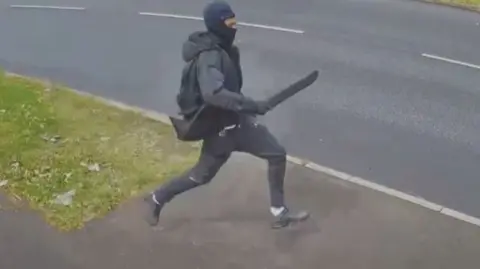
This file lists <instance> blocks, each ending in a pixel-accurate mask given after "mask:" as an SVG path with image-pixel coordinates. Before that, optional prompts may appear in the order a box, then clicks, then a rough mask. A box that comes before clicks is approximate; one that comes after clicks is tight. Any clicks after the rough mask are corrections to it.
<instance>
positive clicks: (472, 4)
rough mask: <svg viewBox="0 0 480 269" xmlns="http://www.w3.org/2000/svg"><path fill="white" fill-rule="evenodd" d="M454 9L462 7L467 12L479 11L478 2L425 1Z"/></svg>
mask: <svg viewBox="0 0 480 269" xmlns="http://www.w3.org/2000/svg"><path fill="white" fill-rule="evenodd" d="M425 1H427V2H432V3H439V4H444V5H449V6H454V7H462V8H466V9H469V10H474V11H480V0H425Z"/></svg>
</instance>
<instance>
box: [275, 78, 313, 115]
mask: <svg viewBox="0 0 480 269" xmlns="http://www.w3.org/2000/svg"><path fill="white" fill-rule="evenodd" d="M317 78H318V70H315V71H313V72H311V73H310V74H308V75H307V76H305V77H303V78H301V79H300V80H298V81H296V82H295V83H293V84H291V85H290V86H288V87H286V88H284V89H282V90H281V91H279V92H278V93H276V94H274V95H272V96H270V97H269V98H268V99H267V102H268V104H269V105H270V109H273V108H275V107H276V106H277V105H279V104H280V103H282V102H283V101H285V100H287V99H288V98H290V97H292V96H293V95H295V94H297V93H298V92H300V91H301V90H303V89H305V88H307V87H308V86H310V85H312V84H313V83H314V82H315V81H316V80H317Z"/></svg>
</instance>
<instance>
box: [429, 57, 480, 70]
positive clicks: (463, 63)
mask: <svg viewBox="0 0 480 269" xmlns="http://www.w3.org/2000/svg"><path fill="white" fill-rule="evenodd" d="M422 56H423V57H426V58H430V59H434V60H439V61H444V62H447V63H452V64H458V65H462V66H466V67H470V68H474V69H478V70H480V65H475V64H471V63H467V62H462V61H457V60H453V59H449V58H445V57H440V56H437V55H432V54H427V53H423V54H422Z"/></svg>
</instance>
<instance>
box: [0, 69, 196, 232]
mask: <svg viewBox="0 0 480 269" xmlns="http://www.w3.org/2000/svg"><path fill="white" fill-rule="evenodd" d="M198 146H199V145H198V143H181V142H179V141H178V140H176V138H175V136H174V133H173V132H172V129H171V127H170V126H167V125H165V124H163V123H160V122H157V121H154V120H151V119H148V118H145V117H143V116H142V115H140V114H139V113H136V112H132V111H124V110H120V109H118V108H115V107H112V106H108V105H106V104H104V103H102V102H100V101H98V100H96V99H95V98H92V97H89V96H84V95H81V94H77V93H75V92H74V91H71V90H69V89H68V88H65V87H61V86H58V85H54V84H52V83H44V82H42V81H40V80H35V79H31V78H26V77H22V76H16V75H15V76H12V75H5V74H4V73H2V72H0V152H2V154H0V180H1V181H0V182H1V184H2V191H4V192H5V193H7V194H8V195H9V197H10V199H12V200H20V199H21V200H22V201H24V202H27V203H28V204H29V205H30V206H32V207H33V208H35V209H37V210H40V211H41V212H43V213H44V216H45V217H46V220H47V221H48V222H49V223H50V224H52V225H54V226H55V227H57V228H59V229H61V230H70V229H76V228H81V227H82V226H83V225H84V223H85V222H86V221H89V220H91V219H94V218H98V217H101V216H103V215H104V214H106V213H107V212H109V211H111V210H113V209H115V208H116V207H117V205H118V204H119V203H121V202H122V201H124V200H126V199H129V198H131V197H133V196H134V195H139V194H141V193H144V192H146V191H149V190H150V189H151V188H153V187H155V186H157V185H158V184H160V183H161V182H162V181H164V180H165V179H167V178H170V177H172V176H173V175H176V174H178V173H180V172H182V171H183V170H185V169H187V168H188V167H190V166H191V165H193V164H194V162H195V161H196V159H197V157H198V153H199V150H198V149H199V148H198ZM6 179H8V181H4V180H6ZM7 183H8V184H7ZM22 204H24V203H22Z"/></svg>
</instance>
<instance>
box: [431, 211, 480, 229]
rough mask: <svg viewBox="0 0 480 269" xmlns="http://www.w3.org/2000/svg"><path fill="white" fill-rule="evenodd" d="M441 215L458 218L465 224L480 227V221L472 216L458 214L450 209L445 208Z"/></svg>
mask: <svg viewBox="0 0 480 269" xmlns="http://www.w3.org/2000/svg"><path fill="white" fill-rule="evenodd" d="M440 213H442V214H444V215H447V216H449V217H452V218H456V219H458V220H463V221H465V222H468V223H471V224H475V225H477V226H480V219H477V218H474V217H472V216H469V215H466V214H464V213H462V212H458V211H455V210H453V209H450V208H444V209H442V211H441V212H440Z"/></svg>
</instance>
